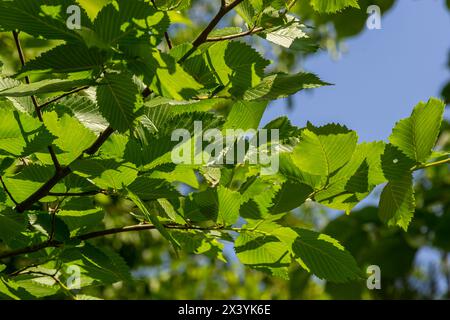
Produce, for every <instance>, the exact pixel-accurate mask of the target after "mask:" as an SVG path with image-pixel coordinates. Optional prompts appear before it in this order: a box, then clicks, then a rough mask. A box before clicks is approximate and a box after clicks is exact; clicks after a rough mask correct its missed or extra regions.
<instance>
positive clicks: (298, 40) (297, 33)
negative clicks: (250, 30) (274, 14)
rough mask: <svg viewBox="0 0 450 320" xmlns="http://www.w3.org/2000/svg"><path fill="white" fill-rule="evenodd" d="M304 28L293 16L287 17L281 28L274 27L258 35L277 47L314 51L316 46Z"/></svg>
mask: <svg viewBox="0 0 450 320" xmlns="http://www.w3.org/2000/svg"><path fill="white" fill-rule="evenodd" d="M305 29H306V26H305V25H304V24H302V23H300V20H298V19H297V18H295V17H294V16H291V15H287V21H286V23H284V24H283V25H281V26H276V27H274V28H270V29H267V30H264V32H261V33H258V35H260V36H261V37H263V38H265V39H266V40H267V41H270V42H272V43H274V44H277V45H279V46H282V47H285V48H289V49H293V50H303V51H315V50H316V49H317V48H318V45H317V44H315V43H314V42H313V41H312V40H311V39H310V38H309V36H308V34H307V33H306V32H305V31H306V30H305Z"/></svg>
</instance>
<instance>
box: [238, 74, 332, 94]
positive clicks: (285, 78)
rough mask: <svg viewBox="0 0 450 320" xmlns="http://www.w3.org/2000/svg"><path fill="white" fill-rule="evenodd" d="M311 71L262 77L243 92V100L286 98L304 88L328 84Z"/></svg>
mask: <svg viewBox="0 0 450 320" xmlns="http://www.w3.org/2000/svg"><path fill="white" fill-rule="evenodd" d="M328 85H330V84H329V83H326V82H323V81H322V80H320V79H319V78H318V77H317V76H316V75H314V74H312V73H304V72H300V73H297V74H293V75H288V74H284V73H278V74H273V75H270V76H267V77H266V78H264V79H262V81H261V82H260V83H259V84H258V85H256V86H255V87H253V88H251V89H248V90H247V91H246V92H245V93H244V100H275V99H279V98H286V97H288V96H290V95H292V94H294V93H297V92H298V91H301V90H304V89H313V88H319V87H322V86H328Z"/></svg>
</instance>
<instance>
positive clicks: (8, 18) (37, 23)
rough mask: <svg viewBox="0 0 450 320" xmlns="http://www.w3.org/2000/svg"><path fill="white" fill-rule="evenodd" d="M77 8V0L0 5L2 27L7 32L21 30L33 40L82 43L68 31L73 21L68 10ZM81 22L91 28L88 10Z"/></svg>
mask: <svg viewBox="0 0 450 320" xmlns="http://www.w3.org/2000/svg"><path fill="white" fill-rule="evenodd" d="M71 5H77V2H75V1H74V0H39V1H29V0H14V1H0V27H3V29H4V30H9V31H12V30H21V31H24V32H26V33H28V34H30V35H32V36H35V37H38V36H43V37H45V38H46V39H63V40H68V41H79V40H80V37H79V36H78V35H77V33H76V32H75V31H73V30H70V29H69V28H68V27H67V24H66V20H67V19H68V18H69V15H68V14H67V12H66V10H67V8H68V7H69V6H71ZM80 13H81V17H80V20H81V22H82V23H85V25H86V26H89V25H90V23H89V22H90V20H89V17H88V16H87V15H86V13H85V12H84V10H81V11H80Z"/></svg>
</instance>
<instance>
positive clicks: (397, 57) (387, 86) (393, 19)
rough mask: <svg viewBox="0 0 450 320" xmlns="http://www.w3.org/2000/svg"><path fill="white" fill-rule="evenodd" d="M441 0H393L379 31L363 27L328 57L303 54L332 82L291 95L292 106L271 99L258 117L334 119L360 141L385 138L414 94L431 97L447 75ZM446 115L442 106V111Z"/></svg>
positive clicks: (448, 19) (448, 40)
mask: <svg viewBox="0 0 450 320" xmlns="http://www.w3.org/2000/svg"><path fill="white" fill-rule="evenodd" d="M444 2H445V1H443V0H440V1H436V0H416V1H404V0H402V1H397V4H396V5H395V7H394V8H393V9H392V10H391V11H389V12H388V13H387V14H386V15H385V16H383V19H382V29H381V30H366V31H365V32H363V33H362V34H360V35H359V36H358V37H355V38H351V39H347V40H346V41H345V43H346V46H347V48H348V52H347V53H345V54H344V55H342V57H341V58H340V59H339V60H337V61H335V60H333V59H332V58H331V57H330V56H329V55H328V53H327V52H322V53H320V54H319V55H316V56H313V57H311V58H309V59H308V60H307V61H306V62H305V63H304V68H305V69H306V70H307V71H310V72H314V73H316V74H318V75H319V76H320V77H321V78H322V79H323V80H324V81H327V82H331V83H334V84H335V86H331V87H324V88H319V89H315V90H312V91H304V92H301V93H299V94H297V95H296V96H295V107H294V110H292V111H289V110H287V108H286V107H285V101H283V100H279V101H277V102H274V103H273V104H272V106H270V107H269V109H268V110H267V111H266V113H265V115H264V117H263V120H262V122H263V124H264V123H267V122H269V121H270V120H271V119H274V118H275V117H278V116H281V115H288V116H289V118H290V119H291V121H292V122H293V123H294V124H296V125H299V126H303V125H304V124H306V122H307V121H311V122H312V123H314V124H316V125H321V124H326V123H329V122H338V123H341V124H345V125H347V126H348V127H349V128H351V129H354V130H356V131H357V132H358V134H359V136H360V140H361V141H373V140H386V139H387V138H388V136H389V134H390V132H391V129H392V127H393V126H394V124H395V122H396V121H398V120H400V119H401V118H404V117H407V116H408V115H409V114H410V113H411V110H412V108H413V107H414V106H415V105H416V104H417V102H419V101H421V100H428V99H429V97H432V96H439V93H440V91H441V89H442V87H443V85H444V84H445V83H446V82H447V81H448V80H449V79H450V72H449V70H448V69H447V58H448V54H449V49H450V35H449V31H450V15H449V13H448V10H447V9H446V8H445V3H444ZM447 115H448V112H447Z"/></svg>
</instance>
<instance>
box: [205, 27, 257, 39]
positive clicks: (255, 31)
mask: <svg viewBox="0 0 450 320" xmlns="http://www.w3.org/2000/svg"><path fill="white" fill-rule="evenodd" d="M263 30H264V28H263V27H258V28H252V29H250V30H247V31H243V32H240V33H236V34H230V35H227V36H220V37H208V38H207V39H206V42H216V41H224V40H233V39H236V38H242V37H245V36H250V35H253V34H256V33H259V32H261V31H263Z"/></svg>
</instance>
